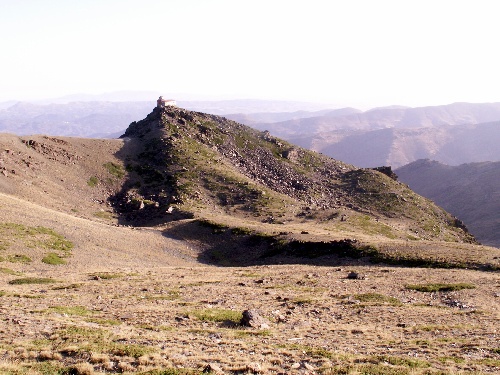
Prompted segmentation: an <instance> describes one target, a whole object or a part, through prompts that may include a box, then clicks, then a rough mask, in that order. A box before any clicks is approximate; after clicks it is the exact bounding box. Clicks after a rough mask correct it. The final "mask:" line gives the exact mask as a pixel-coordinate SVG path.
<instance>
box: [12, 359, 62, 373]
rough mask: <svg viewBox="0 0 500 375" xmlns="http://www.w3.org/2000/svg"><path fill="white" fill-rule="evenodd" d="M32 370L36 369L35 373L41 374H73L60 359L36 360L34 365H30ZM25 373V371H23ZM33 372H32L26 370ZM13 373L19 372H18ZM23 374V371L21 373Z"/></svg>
mask: <svg viewBox="0 0 500 375" xmlns="http://www.w3.org/2000/svg"><path fill="white" fill-rule="evenodd" d="M30 368H31V371H35V372H34V374H40V375H69V374H71V372H70V371H68V369H66V368H65V367H63V365H62V364H61V362H59V361H42V362H36V363H34V364H33V365H30ZM22 373H23V374H24V372H22ZM26 373H27V374H28V373H31V372H29V371H28V372H26ZM12 374H18V373H17V372H15V373H12ZM19 374H21V373H19Z"/></svg>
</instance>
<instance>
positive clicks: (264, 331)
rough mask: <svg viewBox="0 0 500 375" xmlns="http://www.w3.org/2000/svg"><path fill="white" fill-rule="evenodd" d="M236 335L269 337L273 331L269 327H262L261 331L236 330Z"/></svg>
mask: <svg viewBox="0 0 500 375" xmlns="http://www.w3.org/2000/svg"><path fill="white" fill-rule="evenodd" d="M234 335H235V336H236V337H255V336H259V337H268V336H272V332H271V331H270V330H268V329H262V330H259V331H250V330H237V331H234Z"/></svg>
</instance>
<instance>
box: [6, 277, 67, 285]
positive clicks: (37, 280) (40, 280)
mask: <svg viewBox="0 0 500 375" xmlns="http://www.w3.org/2000/svg"><path fill="white" fill-rule="evenodd" d="M57 282H58V281H57V280H54V279H51V278H48V277H24V278H22V279H14V280H11V281H9V284H11V285H23V284H53V283H57Z"/></svg>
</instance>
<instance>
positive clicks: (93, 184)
mask: <svg viewBox="0 0 500 375" xmlns="http://www.w3.org/2000/svg"><path fill="white" fill-rule="evenodd" d="M98 183H99V179H98V178H97V177H95V176H92V177H90V178H89V180H88V181H87V185H88V186H90V187H96V186H97V184H98Z"/></svg>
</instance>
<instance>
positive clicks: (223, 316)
mask: <svg viewBox="0 0 500 375" xmlns="http://www.w3.org/2000/svg"><path fill="white" fill-rule="evenodd" d="M189 315H193V316H195V317H196V318H198V319H199V320H202V321H205V322H225V321H231V322H234V323H239V322H240V321H241V318H242V313H241V312H239V311H234V310H225V309H204V310H194V311H190V312H189Z"/></svg>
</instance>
